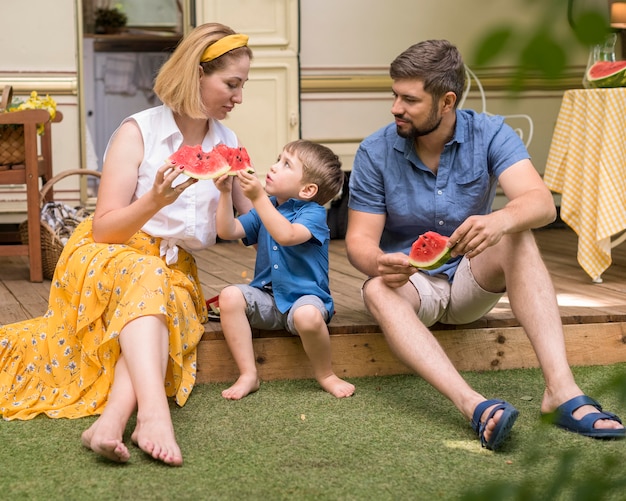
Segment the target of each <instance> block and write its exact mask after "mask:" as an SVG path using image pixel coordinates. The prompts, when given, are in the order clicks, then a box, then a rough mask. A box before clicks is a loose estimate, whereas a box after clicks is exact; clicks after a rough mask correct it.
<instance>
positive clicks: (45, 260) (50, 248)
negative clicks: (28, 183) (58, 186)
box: [20, 169, 101, 280]
mask: <svg viewBox="0 0 626 501" xmlns="http://www.w3.org/2000/svg"><path fill="white" fill-rule="evenodd" d="M74 175H78V176H95V177H98V178H99V177H100V175H101V174H100V172H98V171H95V170H88V169H70V170H66V171H63V172H61V173H60V174H57V175H56V176H54V177H53V178H52V179H50V180H49V181H48V182H47V183H46V184H44V185H43V186H42V187H41V192H40V202H41V205H42V207H43V204H44V203H45V201H46V200H45V198H46V194H47V193H48V191H50V189H51V188H52V186H53V185H54V184H55V183H56V182H58V181H60V180H61V179H64V178H66V177H68V176H74ZM40 228H41V261H42V268H43V276H44V278H47V279H48V280H51V279H52V277H53V276H54V269H55V268H56V265H57V262H58V261H59V257H60V256H61V252H63V247H64V243H63V242H62V241H61V237H60V236H59V234H58V233H57V232H56V231H55V230H54V229H53V228H52V227H51V226H50V225H49V224H48V223H46V222H45V221H43V220H41V221H40ZM20 238H21V240H22V243H23V244H24V245H28V221H24V222H23V223H22V224H20Z"/></svg>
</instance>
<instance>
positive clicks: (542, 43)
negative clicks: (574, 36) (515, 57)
mask: <svg viewBox="0 0 626 501" xmlns="http://www.w3.org/2000/svg"><path fill="white" fill-rule="evenodd" d="M521 62H522V64H523V65H524V66H525V67H526V68H529V69H533V70H538V71H539V72H541V73H542V74H543V75H544V76H546V77H547V78H557V77H558V76H559V75H561V74H562V73H563V71H564V70H565V67H566V65H567V54H566V53H565V50H564V49H563V47H562V46H561V45H560V44H559V43H558V42H557V41H556V40H555V39H554V38H552V36H551V35H550V33H548V32H546V31H541V32H539V33H536V34H535V35H534V36H533V37H532V38H531V39H530V42H529V43H528V44H527V45H526V46H525V47H524V49H523V51H522V55H521Z"/></svg>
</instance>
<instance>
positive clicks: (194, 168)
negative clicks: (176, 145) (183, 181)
mask: <svg viewBox="0 0 626 501" xmlns="http://www.w3.org/2000/svg"><path fill="white" fill-rule="evenodd" d="M168 161H169V162H170V163H172V164H174V165H179V166H180V165H182V166H183V172H184V173H185V174H187V175H188V176H189V177H193V178H196V179H214V178H217V177H220V176H223V175H224V174H226V172H228V171H229V170H230V165H228V162H227V161H226V159H225V158H224V157H223V156H222V155H220V154H219V152H217V151H215V149H213V150H211V151H202V146H200V145H199V144H197V145H196V146H189V145H184V146H182V147H181V148H180V149H179V150H178V151H176V152H175V153H173V154H172V155H170V156H169V158H168Z"/></svg>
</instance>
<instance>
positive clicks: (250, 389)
mask: <svg viewBox="0 0 626 501" xmlns="http://www.w3.org/2000/svg"><path fill="white" fill-rule="evenodd" d="M260 386H261V382H260V381H259V378H258V377H257V376H256V375H247V374H242V375H241V376H239V378H238V379H237V381H235V384H234V385H232V386H231V387H230V388H227V389H225V390H224V391H223V392H222V397H224V398H226V399H228V400H241V399H242V398H243V397H245V396H246V395H249V394H250V393H254V392H255V391H257V390H258V389H259V387H260Z"/></svg>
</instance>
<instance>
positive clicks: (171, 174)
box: [152, 163, 198, 207]
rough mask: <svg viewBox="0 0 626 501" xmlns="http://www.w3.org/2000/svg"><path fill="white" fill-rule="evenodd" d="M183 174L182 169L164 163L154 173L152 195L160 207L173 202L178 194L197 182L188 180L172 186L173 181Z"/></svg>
mask: <svg viewBox="0 0 626 501" xmlns="http://www.w3.org/2000/svg"><path fill="white" fill-rule="evenodd" d="M182 173H183V167H182V166H178V165H172V164H169V163H166V164H165V165H163V166H162V167H160V168H159V170H158V171H157V173H156V176H155V177H154V184H153V185H152V194H153V196H154V199H155V200H156V202H157V204H158V205H159V206H160V207H165V206H166V205H170V204H171V203H173V202H175V201H176V199H177V198H178V197H179V196H180V194H181V193H182V192H183V191H185V190H186V189H187V188H189V186H191V185H192V184H194V183H197V182H198V180H197V179H194V178H189V179H187V180H186V181H184V182H182V183H180V184H177V185H174V181H176V179H177V178H178V176H180V175H181V174H182Z"/></svg>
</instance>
